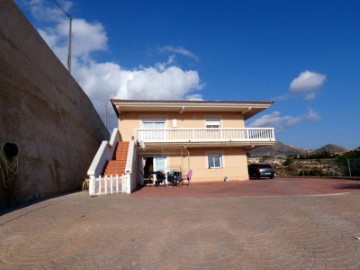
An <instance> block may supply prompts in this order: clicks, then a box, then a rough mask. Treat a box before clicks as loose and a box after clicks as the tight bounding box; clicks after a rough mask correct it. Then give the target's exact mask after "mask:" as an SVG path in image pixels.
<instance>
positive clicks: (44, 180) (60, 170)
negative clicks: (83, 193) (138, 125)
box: [0, 0, 109, 205]
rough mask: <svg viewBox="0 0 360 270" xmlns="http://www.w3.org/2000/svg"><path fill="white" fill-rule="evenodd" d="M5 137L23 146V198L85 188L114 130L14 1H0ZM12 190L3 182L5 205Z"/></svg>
mask: <svg viewBox="0 0 360 270" xmlns="http://www.w3.org/2000/svg"><path fill="white" fill-rule="evenodd" d="M0 139H3V140H5V141H10V142H13V143H16V144H17V145H18V147H19V154H20V155H19V160H20V161H19V174H18V178H17V182H16V185H15V195H16V198H17V199H18V200H29V199H32V198H34V197H40V198H41V197H44V196H48V195H53V194H57V193H60V192H65V191H72V190H77V189H80V187H81V183H82V181H83V179H84V177H85V176H86V171H87V169H88V168H89V165H90V163H91V161H92V158H93V157H94V155H95V153H96V151H97V149H98V147H99V145H100V142H101V141H102V140H105V139H109V133H108V131H107V129H106V128H105V126H104V125H103V123H102V121H101V119H100V117H99V115H98V114H97V112H96V111H95V109H94V107H93V105H92V103H91V101H90V100H89V98H88V97H87V96H86V94H85V93H84V92H83V90H82V89H81V88H80V86H79V85H78V84H77V82H76V81H75V80H74V79H73V77H72V76H71V75H70V74H69V73H68V71H67V70H66V69H65V67H64V66H63V65H62V64H61V62H60V61H59V60H58V59H57V58H56V56H55V55H54V53H53V52H52V51H51V50H50V49H49V47H48V46H47V45H46V43H45V42H44V40H43V39H42V38H41V37H40V36H39V34H38V33H37V31H36V30H35V29H34V28H33V26H32V25H31V24H30V23H29V22H28V20H27V19H26V18H25V17H24V15H23V14H22V13H21V11H20V10H19V8H18V7H17V6H16V4H15V3H14V2H13V1H11V0H1V1H0ZM7 198H9V193H8V192H6V191H5V190H4V188H3V187H2V186H1V185H0V205H4V204H5V203H6V202H7Z"/></svg>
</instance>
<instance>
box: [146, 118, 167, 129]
mask: <svg viewBox="0 0 360 270" xmlns="http://www.w3.org/2000/svg"><path fill="white" fill-rule="evenodd" d="M141 122H142V128H145V129H164V128H165V119H164V118H144V119H142V121H141Z"/></svg>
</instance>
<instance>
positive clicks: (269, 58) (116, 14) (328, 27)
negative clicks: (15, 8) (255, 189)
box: [16, 0, 360, 148]
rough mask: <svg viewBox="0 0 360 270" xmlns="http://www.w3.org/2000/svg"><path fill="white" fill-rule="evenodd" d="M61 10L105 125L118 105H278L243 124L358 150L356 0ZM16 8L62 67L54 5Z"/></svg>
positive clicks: (80, 73)
mask: <svg viewBox="0 0 360 270" xmlns="http://www.w3.org/2000/svg"><path fill="white" fill-rule="evenodd" d="M57 2H58V3H59V4H60V5H61V6H62V7H63V8H64V9H65V10H66V11H67V12H68V13H69V14H71V16H72V17H73V58H72V61H73V62H72V74H73V76H74V77H75V78H76V80H77V81H78V82H79V84H80V85H81V86H82V88H83V89H84V91H85V92H86V93H87V94H88V96H89V97H90V98H91V99H92V101H93V103H94V105H95V107H96V108H97V110H98V111H99V113H100V115H101V116H102V117H103V115H104V106H105V103H106V100H108V99H109V98H112V97H118V98H158V99H204V100H274V101H275V104H274V105H273V106H272V107H271V108H270V109H268V110H266V111H264V112H263V113H261V114H259V115H257V116H255V117H253V118H252V119H250V120H249V121H247V123H246V125H247V126H253V127H261V126H266V127H268V126H270V127H275V128H276V138H277V140H281V141H282V142H284V143H287V144H291V145H295V146H300V147H305V148H318V147H321V146H323V145H325V144H327V143H334V144H338V145H342V146H344V147H347V148H354V147H358V146H360V141H359V137H360V136H359V135H360V127H359V126H360V125H359V124H356V123H358V122H359V120H358V118H359V116H360V94H359V86H360V20H359V18H358V15H359V14H360V1H358V0H347V1H340V0H337V1H334V0H324V1H319V0H312V1H306V0H305V1H285V0H284V1H280V0H279V1H276V0H275V1H268V0H267V1H266V0H248V1H242V0H238V1H232V0H228V1H211V0H207V1H205V0H203V1H202V0H178V1H171V0H167V1H166V0H161V1H160V0H152V1H145V0H137V1H136V0H121V1H110V0H104V1H101V2H99V1H89V0H72V1H64V0H57ZM16 3H17V4H18V5H19V7H20V8H21V10H22V11H23V12H24V13H25V15H26V16H27V17H28V18H29V20H30V21H31V23H32V24H33V25H34V26H35V27H36V28H37V29H38V30H39V32H40V34H41V35H42V36H43V37H44V39H45V40H46V41H47V42H48V44H49V46H50V47H51V48H52V49H53V50H54V52H55V53H56V55H57V56H58V57H59V58H60V60H61V61H62V62H63V63H66V46H67V44H66V43H67V25H68V24H67V17H66V16H65V15H64V14H63V12H62V11H61V10H60V9H59V8H58V7H57V6H56V4H55V3H54V1H53V0H30V1H23V0H17V1H16ZM111 118H112V120H111V121H110V122H111V127H113V126H114V123H115V115H114V114H113V113H112V114H111Z"/></svg>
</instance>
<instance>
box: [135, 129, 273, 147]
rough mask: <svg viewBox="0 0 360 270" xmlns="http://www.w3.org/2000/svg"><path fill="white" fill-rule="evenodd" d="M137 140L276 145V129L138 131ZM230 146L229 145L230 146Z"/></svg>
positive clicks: (148, 141) (201, 143)
mask: <svg viewBox="0 0 360 270" xmlns="http://www.w3.org/2000/svg"><path fill="white" fill-rule="evenodd" d="M136 137H137V140H138V141H140V142H143V143H148V144H156V143H170V144H181V145H190V144H191V145H196V144H199V145H202V146H203V145H216V144H221V145H224V142H228V143H229V142H231V143H232V144H231V145H236V144H240V145H255V144H256V145H271V144H273V143H275V133H274V128H213V129H206V128H169V129H137V130H136ZM228 145H229V144H228Z"/></svg>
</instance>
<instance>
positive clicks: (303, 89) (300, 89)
mask: <svg viewBox="0 0 360 270" xmlns="http://www.w3.org/2000/svg"><path fill="white" fill-rule="evenodd" d="M325 81H326V75H324V74H321V73H317V72H313V71H309V70H305V71H303V72H301V73H300V74H299V76H298V77H297V78H295V79H293V80H292V82H291V83H290V87H289V88H290V91H291V92H292V93H302V94H304V95H305V99H307V100H311V99H314V98H315V97H316V92H315V91H316V89H318V88H319V87H320V86H322V85H323V84H324V82H325Z"/></svg>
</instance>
